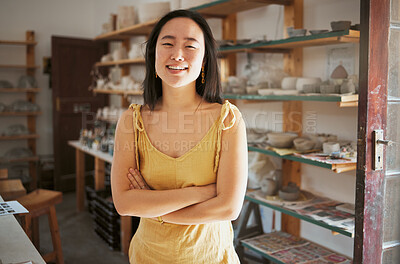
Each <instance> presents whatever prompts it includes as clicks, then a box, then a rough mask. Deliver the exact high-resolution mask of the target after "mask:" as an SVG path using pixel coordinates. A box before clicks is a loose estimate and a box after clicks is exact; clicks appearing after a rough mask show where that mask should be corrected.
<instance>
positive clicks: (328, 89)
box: [319, 84, 340, 94]
mask: <svg viewBox="0 0 400 264" xmlns="http://www.w3.org/2000/svg"><path fill="white" fill-rule="evenodd" d="M319 90H320V92H321V94H338V93H339V92H340V85H337V84H324V85H321V86H320V88H319Z"/></svg>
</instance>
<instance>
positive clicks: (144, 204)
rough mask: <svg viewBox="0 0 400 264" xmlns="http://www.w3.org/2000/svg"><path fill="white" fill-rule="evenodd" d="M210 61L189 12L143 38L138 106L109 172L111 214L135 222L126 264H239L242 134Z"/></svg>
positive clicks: (207, 42)
mask: <svg viewBox="0 0 400 264" xmlns="http://www.w3.org/2000/svg"><path fill="white" fill-rule="evenodd" d="M216 58H217V52H216V44H215V40H214V38H213V36H212V33H211V30H210V28H209V26H208V25H207V22H206V21H205V20H204V19H203V18H202V17H201V16H200V15H199V14H197V13H194V12H191V11H186V10H178V11H173V12H171V13H169V14H167V15H166V16H165V17H163V18H162V19H161V20H160V21H159V22H158V23H157V25H156V26H155V27H154V29H153V31H152V33H151V34H150V36H149V40H148V43H147V48H146V78H145V81H144V83H143V86H144V102H145V103H144V105H143V106H142V105H137V104H132V105H131V106H130V107H129V109H128V110H127V111H125V112H124V114H123V115H122V116H121V118H120V120H119V122H118V125H117V130H116V136H115V147H114V148H115V149H114V159H113V164H112V172H111V185H112V192H113V200H114V204H115V207H116V209H117V211H118V212H119V213H120V214H121V215H131V216H139V217H141V220H140V225H139V228H138V230H137V231H136V234H135V236H134V237H133V238H132V241H131V245H130V249H129V260H130V262H131V263H141V264H143V263H144V264H146V263H157V264H159V263H168V264H170V263H182V264H184V263H199V264H201V263H207V264H208V263H230V264H231V263H239V259H238V256H237V254H236V252H235V249H234V246H233V230H232V225H231V220H234V219H236V218H237V217H238V215H239V213H240V210H241V207H242V204H243V199H244V193H245V190H246V183H247V144H246V128H245V124H244V121H243V119H242V116H241V113H240V112H239V110H238V109H237V108H236V107H235V106H234V105H232V104H231V103H229V101H227V100H226V101H225V103H222V99H221V87H220V80H219V78H220V77H219V70H218V64H217V59H216ZM210 121H211V122H210ZM132 142H133V148H125V147H123V146H126V145H129V146H131V143H132Z"/></svg>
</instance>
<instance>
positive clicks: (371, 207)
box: [354, 0, 390, 264]
mask: <svg viewBox="0 0 400 264" xmlns="http://www.w3.org/2000/svg"><path fill="white" fill-rule="evenodd" d="M360 4H361V6H360V11H361V14H360V15H361V16H360V22H361V36H360V74H359V76H360V89H359V102H358V134H357V140H358V142H357V144H358V150H357V153H358V156H357V176H356V177H357V179H356V215H355V219H356V225H355V228H356V229H355V241H354V263H374V264H378V263H381V262H382V252H383V250H382V246H383V228H382V227H383V226H382V225H383V207H384V206H383V205H384V178H385V170H386V168H385V167H384V170H382V171H374V170H372V153H373V152H372V147H373V142H372V132H373V131H374V130H376V129H383V130H384V131H385V132H384V133H386V115H387V108H386V107H382V106H386V105H387V75H388V46H387V43H388V38H389V23H390V0H362V1H361V2H360ZM384 155H385V153H384Z"/></svg>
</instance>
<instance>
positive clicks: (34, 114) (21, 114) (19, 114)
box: [0, 112, 42, 116]
mask: <svg viewBox="0 0 400 264" xmlns="http://www.w3.org/2000/svg"><path fill="white" fill-rule="evenodd" d="M41 114H42V112H1V113H0V116H38V115H41Z"/></svg>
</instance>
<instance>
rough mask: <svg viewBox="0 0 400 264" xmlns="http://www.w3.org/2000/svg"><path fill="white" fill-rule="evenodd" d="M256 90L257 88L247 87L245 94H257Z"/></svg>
mask: <svg viewBox="0 0 400 264" xmlns="http://www.w3.org/2000/svg"><path fill="white" fill-rule="evenodd" d="M258 89H259V88H258V86H247V87H246V92H247V94H257V91H258Z"/></svg>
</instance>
